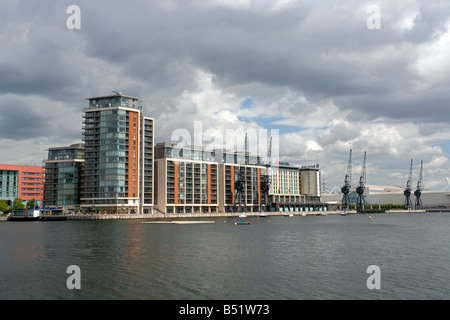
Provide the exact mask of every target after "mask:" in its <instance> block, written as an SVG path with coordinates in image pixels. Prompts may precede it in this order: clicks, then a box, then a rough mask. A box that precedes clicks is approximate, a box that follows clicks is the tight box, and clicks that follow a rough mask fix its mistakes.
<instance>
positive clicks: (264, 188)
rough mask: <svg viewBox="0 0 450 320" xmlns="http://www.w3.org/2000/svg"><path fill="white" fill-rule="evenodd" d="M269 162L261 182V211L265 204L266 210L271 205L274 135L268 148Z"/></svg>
mask: <svg viewBox="0 0 450 320" xmlns="http://www.w3.org/2000/svg"><path fill="white" fill-rule="evenodd" d="M267 159H268V161H267V164H266V172H265V173H264V175H263V177H262V179H261V182H260V189H261V202H260V211H261V212H262V211H263V210H262V207H263V206H264V210H265V211H267V209H268V206H269V191H270V177H269V173H270V169H269V168H270V167H271V165H272V137H270V142H269V147H268V149H267Z"/></svg>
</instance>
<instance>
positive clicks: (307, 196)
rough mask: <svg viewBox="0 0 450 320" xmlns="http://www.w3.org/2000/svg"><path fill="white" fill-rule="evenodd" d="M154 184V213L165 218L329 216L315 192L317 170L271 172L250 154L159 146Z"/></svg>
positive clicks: (281, 167)
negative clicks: (266, 214) (323, 213)
mask: <svg viewBox="0 0 450 320" xmlns="http://www.w3.org/2000/svg"><path fill="white" fill-rule="evenodd" d="M302 176H303V178H302ZM265 181H267V182H268V183H269V189H268V192H267V197H266V195H265V193H264V182H265ZM302 181H303V183H305V184H306V186H302ZM155 183H156V188H155V208H156V209H157V210H158V211H160V212H162V213H198V212H204V213H211V212H261V211H313V210H326V206H324V205H323V204H321V203H320V201H321V197H320V189H318V188H317V187H316V186H317V185H320V173H319V168H318V167H315V166H314V167H294V166H290V165H289V164H281V165H278V164H277V165H276V166H270V167H268V166H266V165H264V164H263V163H262V159H261V157H260V156H258V155H252V154H250V153H249V152H239V151H234V152H230V151H227V150H205V149H203V148H201V147H194V146H185V147H178V146H177V144H175V143H159V144H157V145H156V147H155ZM302 190H303V191H302ZM303 192H304V193H303Z"/></svg>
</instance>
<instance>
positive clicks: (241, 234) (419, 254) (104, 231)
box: [0, 213, 450, 300]
mask: <svg viewBox="0 0 450 320" xmlns="http://www.w3.org/2000/svg"><path fill="white" fill-rule="evenodd" d="M268 220H270V223H268V222H267V221H268ZM214 221H215V224H195V225H171V224H142V223H141V222H142V221H137V220H128V221H66V222H30V223H18V222H16V223H14V222H2V223H0V299H226V300H228V299H230V300H232V299H239V300H240V299H245V300H250V299H256V300H261V299H274V300H293V299H450V247H449V243H450V213H426V214H424V213H420V214H374V215H372V219H371V220H369V219H368V216H367V215H348V216H344V217H342V216H325V217H316V216H311V217H309V216H308V217H301V216H296V217H293V218H287V217H267V218H247V219H245V221H251V222H252V224H251V225H243V226H239V225H238V226H236V225H234V222H235V221H237V219H230V218H220V219H214ZM241 221H242V220H241ZM70 265H77V266H79V267H80V269H81V290H69V289H68V288H67V286H66V280H67V278H68V277H69V276H70V274H67V273H66V270H67V267H68V266H70ZM370 265H377V266H379V268H380V270H381V289H379V290H369V289H368V288H367V286H366V281H367V279H368V277H369V276H370V274H368V273H366V271H367V267H368V266H370Z"/></svg>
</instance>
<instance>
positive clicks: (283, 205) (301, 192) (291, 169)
mask: <svg viewBox="0 0 450 320" xmlns="http://www.w3.org/2000/svg"><path fill="white" fill-rule="evenodd" d="M269 176H270V182H271V183H270V193H269V199H270V201H269V202H270V210H268V211H315V210H321V209H324V207H323V206H322V205H321V192H320V185H321V182H320V170H319V166H318V165H315V166H302V167H296V166H291V165H289V164H288V163H280V164H279V165H277V166H273V167H270V168H269Z"/></svg>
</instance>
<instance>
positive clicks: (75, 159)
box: [43, 143, 85, 213]
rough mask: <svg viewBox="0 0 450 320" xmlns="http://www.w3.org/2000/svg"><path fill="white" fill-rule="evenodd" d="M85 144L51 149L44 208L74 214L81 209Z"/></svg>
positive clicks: (46, 172)
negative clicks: (61, 209) (60, 209)
mask: <svg viewBox="0 0 450 320" xmlns="http://www.w3.org/2000/svg"><path fill="white" fill-rule="evenodd" d="M84 152H85V147H84V144H82V143H78V144H73V145H70V146H68V147H54V148H49V150H48V158H47V160H44V161H43V162H44V164H45V183H44V207H46V208H63V210H64V212H65V213H67V212H74V211H76V210H77V209H79V208H80V198H81V194H82V193H83V188H82V187H83V182H84V181H83V177H84Z"/></svg>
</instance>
